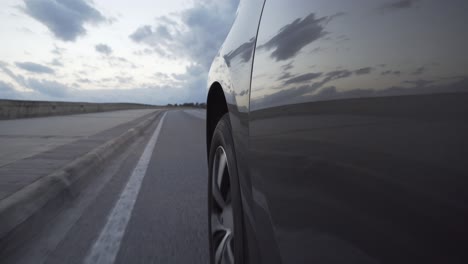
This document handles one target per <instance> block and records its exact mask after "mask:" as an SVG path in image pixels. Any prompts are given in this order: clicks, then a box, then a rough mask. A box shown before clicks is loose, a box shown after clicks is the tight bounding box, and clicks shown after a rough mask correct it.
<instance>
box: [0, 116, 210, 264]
mask: <svg viewBox="0 0 468 264" xmlns="http://www.w3.org/2000/svg"><path fill="white" fill-rule="evenodd" d="M132 111H136V112H131V114H130V112H127V113H126V116H127V117H128V116H132V118H133V119H136V118H139V117H142V116H143V115H145V114H147V112H145V111H139V112H138V111H137V110H132ZM156 112H158V116H157V118H156V119H155V121H154V122H152V124H151V125H150V126H149V127H148V129H146V130H145V131H144V133H143V134H142V135H141V136H140V137H138V138H136V139H135V140H134V141H133V142H132V143H131V144H130V145H129V146H128V147H127V148H125V150H124V151H120V152H119V153H118V155H116V156H115V157H114V158H113V159H112V160H111V161H110V162H109V163H107V164H106V166H105V168H104V169H103V170H101V171H99V172H97V173H96V175H94V176H93V177H92V180H90V181H89V182H88V183H87V184H86V185H85V187H83V188H82V189H81V190H80V192H77V193H76V194H75V196H74V198H73V199H70V200H69V201H67V202H66V206H62V207H61V208H60V210H59V211H58V213H54V214H53V215H51V216H50V217H48V218H47V219H46V220H43V219H38V220H36V221H31V222H30V223H28V226H27V228H25V229H27V230H29V231H28V232H23V233H21V232H19V233H18V234H19V235H17V236H13V237H10V238H9V241H8V242H7V243H5V242H3V243H2V244H1V245H0V250H1V251H0V259H1V263H207V262H208V236H207V199H206V194H207V181H206V178H207V160H206V145H205V120H204V116H205V113H204V111H202V110H170V111H166V110H156ZM112 113H114V114H112ZM92 115H94V118H92V116H88V118H89V119H88V122H91V123H93V122H96V118H97V117H96V115H97V116H100V115H101V117H102V116H106V115H107V117H108V118H103V120H108V121H105V122H102V123H101V122H97V123H101V124H99V125H92V126H86V124H83V123H82V122H84V121H83V120H80V121H75V122H73V123H74V124H75V125H76V126H77V127H79V128H82V130H86V131H82V132H79V131H78V129H77V128H72V127H70V129H69V130H70V131H62V137H60V138H61V139H60V140H59V141H57V142H56V143H57V145H58V144H61V146H62V145H67V144H73V142H72V140H71V139H70V138H73V137H88V136H87V135H89V136H91V135H92V134H94V133H99V132H100V133H102V131H103V130H105V129H109V128H110V127H113V126H116V127H118V126H119V125H120V126H121V125H122V123H124V121H128V120H127V119H125V118H115V119H119V120H120V121H117V120H114V121H109V120H112V118H110V117H112V116H113V115H114V116H115V112H109V113H100V114H92ZM66 118H67V117H66V116H62V117H47V118H44V119H47V120H48V121H49V122H52V123H50V124H49V125H52V124H53V123H54V122H59V120H61V121H60V122H63V120H64V119H66ZM132 118H130V119H132ZM53 119H56V120H55V121H51V120H53ZM76 119H78V118H76ZM124 119H125V120H124ZM2 122H11V121H0V128H2V126H1V125H2ZM9 127H10V128H11V126H9ZM85 127H88V128H87V129H85ZM90 127H93V128H92V129H91V128H90ZM64 128H65V127H64ZM2 129H3V128H2ZM6 131H7V130H6V128H5V130H1V132H5V133H6ZM46 134H47V133H46ZM64 139H66V140H64ZM23 145H24V144H23ZM29 147H30V149H31V151H32V152H34V154H35V155H36V153H37V152H41V151H44V149H41V147H40V146H38V145H37V144H33V145H32V146H29ZM54 147H57V146H56V145H53V146H49V147H48V148H47V150H50V149H51V148H54ZM62 147H63V146H62ZM20 152H21V151H18V153H20ZM23 152H24V151H23ZM3 156H8V155H3ZM21 158H23V156H21V155H19V154H16V155H15V157H14V158H11V159H12V160H18V159H21ZM3 159H4V161H3V162H4V164H7V163H8V162H7V161H6V159H7V158H6V157H5V158H3ZM9 162H12V161H9ZM0 168H1V166H0ZM0 180H1V179H0ZM31 230H32V231H31ZM26 234H27V235H26Z"/></svg>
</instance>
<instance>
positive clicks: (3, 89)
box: [0, 0, 238, 105]
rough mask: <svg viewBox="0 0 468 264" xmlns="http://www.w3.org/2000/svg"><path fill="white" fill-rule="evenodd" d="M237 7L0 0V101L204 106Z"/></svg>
mask: <svg viewBox="0 0 468 264" xmlns="http://www.w3.org/2000/svg"><path fill="white" fill-rule="evenodd" d="M237 6H238V0H171V1H167V0H133V1H128V0H2V1H1V2H0V36H1V46H0V47H1V48H0V99H19V100H51V101H87V102H135V103H146V104H158V105H163V104H168V103H172V104H173V103H183V102H205V101H206V93H207V87H206V86H207V83H206V81H207V74H208V70H209V67H210V64H211V61H212V59H213V58H214V56H215V55H216V53H217V52H218V49H219V48H220V46H221V44H222V43H223V41H224V39H225V37H226V36H227V34H228V32H229V29H230V27H231V25H232V22H233V21H234V18H235V15H236V10H237Z"/></svg>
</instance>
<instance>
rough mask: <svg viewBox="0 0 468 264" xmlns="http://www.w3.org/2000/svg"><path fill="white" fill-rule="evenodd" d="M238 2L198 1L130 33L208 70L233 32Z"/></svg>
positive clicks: (164, 52)
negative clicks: (172, 14)
mask: <svg viewBox="0 0 468 264" xmlns="http://www.w3.org/2000/svg"><path fill="white" fill-rule="evenodd" d="M237 5H238V1H237V0H225V1H215V0H204V1H197V2H196V3H195V4H194V5H193V6H192V7H190V8H187V9H185V10H183V11H181V12H179V13H177V14H176V15H175V16H176V17H174V18H169V17H167V16H162V17H159V18H158V19H157V23H156V25H143V26H141V27H139V28H137V29H136V30H135V32H133V33H132V34H131V35H130V36H129V37H130V39H132V40H133V41H134V42H136V43H141V44H145V45H148V46H150V47H151V48H152V49H153V50H154V51H155V52H156V53H158V54H160V55H162V56H165V57H169V58H185V59H189V60H191V61H195V62H197V63H199V64H201V65H203V67H205V68H206V69H207V70H208V68H209V66H210V64H211V62H212V60H213V58H214V57H215V55H216V53H217V52H218V50H219V47H220V46H221V44H222V42H223V41H224V39H225V38H226V36H227V33H228V32H229V29H230V27H231V25H232V22H233V20H234V16H235V13H236V8H237ZM220 14H223V15H220ZM239 52H240V51H238V52H237V53H239ZM240 53H241V52H240Z"/></svg>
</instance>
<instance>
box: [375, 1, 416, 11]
mask: <svg viewBox="0 0 468 264" xmlns="http://www.w3.org/2000/svg"><path fill="white" fill-rule="evenodd" d="M417 2H419V0H398V1H392V2H388V3H385V4H383V5H382V6H381V7H380V10H382V11H397V10H401V9H408V8H412V7H414V6H415V4H416V3H417Z"/></svg>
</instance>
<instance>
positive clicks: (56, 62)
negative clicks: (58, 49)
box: [50, 58, 63, 67]
mask: <svg viewBox="0 0 468 264" xmlns="http://www.w3.org/2000/svg"><path fill="white" fill-rule="evenodd" d="M50 64H51V65H54V66H58V67H63V63H62V62H61V61H60V59H58V58H55V59H53V60H52V61H51V62H50Z"/></svg>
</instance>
